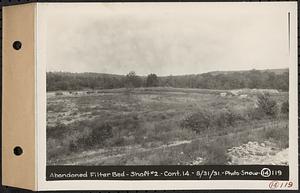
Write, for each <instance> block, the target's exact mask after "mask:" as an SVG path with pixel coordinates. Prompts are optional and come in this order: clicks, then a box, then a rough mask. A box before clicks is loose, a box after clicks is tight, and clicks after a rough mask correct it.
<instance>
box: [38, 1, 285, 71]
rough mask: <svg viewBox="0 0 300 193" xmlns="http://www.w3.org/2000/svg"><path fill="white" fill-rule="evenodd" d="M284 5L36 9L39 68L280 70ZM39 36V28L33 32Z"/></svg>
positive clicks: (63, 6) (59, 6)
mask: <svg viewBox="0 0 300 193" xmlns="http://www.w3.org/2000/svg"><path fill="white" fill-rule="evenodd" d="M288 9H289V6H280V5H279V4H271V3H265V4H259V3H255V4H249V3H236V4H232V3H223V4H220V3H196V4H195V3H186V4H184V3H161V4H156V5H155V4H147V3H141V4H124V3H115V4H99V3H98V4H78V3H77V4H76V3H72V4H71V3H70V4H52V5H51V4H42V5H41V9H40V10H41V11H40V13H39V14H40V16H39V18H40V19H39V22H40V23H43V24H44V25H40V26H41V27H43V28H47V29H44V31H46V32H45V33H42V34H41V36H42V37H43V38H45V45H43V46H45V49H46V50H47V56H46V63H47V71H66V72H99V73H112V74H127V73H128V72H129V71H135V72H136V73H137V74H138V75H147V74H149V73H156V74H157V75H160V76H162V75H171V74H172V75H181V74H198V73H203V72H208V71H216V70H221V71H227V70H249V69H253V68H255V69H272V68H288V24H287V10H288ZM41 31H43V30H41Z"/></svg>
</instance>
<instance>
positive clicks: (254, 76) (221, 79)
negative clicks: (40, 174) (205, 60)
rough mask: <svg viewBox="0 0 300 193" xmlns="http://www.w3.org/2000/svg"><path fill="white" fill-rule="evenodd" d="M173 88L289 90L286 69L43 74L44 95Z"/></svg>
mask: <svg viewBox="0 0 300 193" xmlns="http://www.w3.org/2000/svg"><path fill="white" fill-rule="evenodd" d="M156 86H159V87H175V88H202V89H225V90H226V89H240V88H258V89H278V90H283V91H287V90H288V88H289V72H288V69H274V70H255V69H254V70H249V71H227V72H226V71H224V72H209V73H203V74H191V75H180V76H172V75H170V76H161V77H159V76H157V75H156V74H149V75H148V76H139V75H137V74H136V73H135V72H134V71H131V72H129V73H128V74H127V75H113V74H102V73H70V72H47V91H58V90H89V89H113V88H123V87H125V88H128V87H130V88H136V87H156Z"/></svg>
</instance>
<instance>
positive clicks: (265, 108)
mask: <svg viewBox="0 0 300 193" xmlns="http://www.w3.org/2000/svg"><path fill="white" fill-rule="evenodd" d="M257 105H258V108H259V109H260V110H261V111H262V112H264V113H265V114H266V115H267V116H270V117H272V118H276V117H277V115H278V105H277V102H276V101H275V100H274V99H272V98H271V95H270V94H269V93H261V94H258V95H257Z"/></svg>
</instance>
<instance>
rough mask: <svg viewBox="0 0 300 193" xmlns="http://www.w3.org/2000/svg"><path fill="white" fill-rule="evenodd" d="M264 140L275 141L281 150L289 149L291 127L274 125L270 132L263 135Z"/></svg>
mask: <svg viewBox="0 0 300 193" xmlns="http://www.w3.org/2000/svg"><path fill="white" fill-rule="evenodd" d="M263 138H264V139H268V140H270V141H274V142H275V143H277V145H279V146H280V147H281V148H288V147H289V127H288V124H286V125H284V126H281V125H276V124H275V125H272V126H271V127H270V128H269V129H268V130H266V131H265V132H264V134H263Z"/></svg>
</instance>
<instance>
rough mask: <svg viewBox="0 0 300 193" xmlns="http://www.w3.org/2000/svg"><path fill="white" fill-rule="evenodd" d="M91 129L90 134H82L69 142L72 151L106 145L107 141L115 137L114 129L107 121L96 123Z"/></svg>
mask: <svg viewBox="0 0 300 193" xmlns="http://www.w3.org/2000/svg"><path fill="white" fill-rule="evenodd" d="M90 129H91V131H90V133H89V135H86V136H82V137H80V138H78V139H77V140H73V141H71V143H70V144H69V149H70V151H76V150H79V149H89V148H92V147H99V146H100V147H101V146H105V142H107V141H108V140H109V139H110V138H112V137H113V132H112V130H113V129H112V127H111V126H110V125H109V124H107V123H105V124H102V125H100V126H97V125H94V126H93V127H91V128H90Z"/></svg>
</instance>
